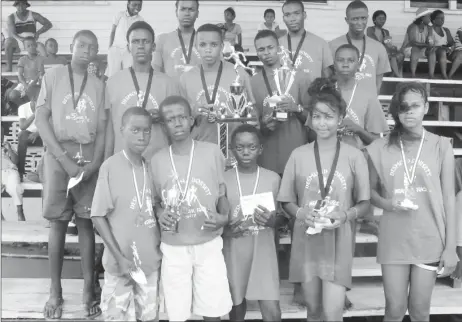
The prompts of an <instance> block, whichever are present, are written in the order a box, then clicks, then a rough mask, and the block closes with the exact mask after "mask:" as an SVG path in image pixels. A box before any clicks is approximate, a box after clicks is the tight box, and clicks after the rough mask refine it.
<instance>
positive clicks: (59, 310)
mask: <svg viewBox="0 0 462 322" xmlns="http://www.w3.org/2000/svg"><path fill="white" fill-rule="evenodd" d="M63 304H64V299H62V298H61V299H60V300H59V303H58V304H57V305H56V306H53V305H51V304H50V303H49V301H47V302H46V303H45V307H44V308H43V317H44V318H45V320H58V319H61V316H62V315H63ZM48 310H53V311H50V312H52V313H53V314H50V315H47V311H48Z"/></svg>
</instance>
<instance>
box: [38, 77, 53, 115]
mask: <svg viewBox="0 0 462 322" xmlns="http://www.w3.org/2000/svg"><path fill="white" fill-rule="evenodd" d="M54 75H55V71H54V70H51V71H49V72H48V73H45V76H44V77H43V79H42V86H41V88H40V93H39V95H38V98H37V108H47V109H49V110H50V112H51V111H52V109H51V100H52V85H53V78H54Z"/></svg>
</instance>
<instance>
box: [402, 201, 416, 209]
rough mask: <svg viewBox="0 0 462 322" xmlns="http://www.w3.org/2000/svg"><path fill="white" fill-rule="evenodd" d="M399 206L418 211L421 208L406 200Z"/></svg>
mask: <svg viewBox="0 0 462 322" xmlns="http://www.w3.org/2000/svg"><path fill="white" fill-rule="evenodd" d="M399 205H400V206H401V207H403V208H406V209H408V210H417V209H419V206H418V205H416V204H415V203H413V202H412V201H411V200H409V199H404V200H403V201H401V202H399Z"/></svg>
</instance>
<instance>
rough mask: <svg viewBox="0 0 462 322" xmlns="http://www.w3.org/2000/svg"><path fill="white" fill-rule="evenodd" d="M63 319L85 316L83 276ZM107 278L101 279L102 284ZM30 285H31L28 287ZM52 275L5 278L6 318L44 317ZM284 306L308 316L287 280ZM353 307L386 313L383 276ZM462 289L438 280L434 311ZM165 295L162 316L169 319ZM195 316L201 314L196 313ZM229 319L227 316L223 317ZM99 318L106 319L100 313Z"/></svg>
mask: <svg viewBox="0 0 462 322" xmlns="http://www.w3.org/2000/svg"><path fill="white" fill-rule="evenodd" d="M62 284H63V297H64V307H63V310H64V312H63V317H62V319H63V320H76V319H83V317H84V314H85V313H84V311H83V308H82V304H81V296H82V286H83V281H82V280H80V279H67V280H63V282H62ZM103 284H104V281H103V280H102V281H101V285H103ZM24 285H27V287H24ZM49 285H50V280H49V279H38V278H37V279H23V278H20V279H19V278H2V319H13V318H14V319H43V305H44V304H45V301H46V299H47V296H48V290H49ZM280 292H281V293H280V294H281V298H280V300H281V310H282V317H283V319H304V318H306V310H305V309H304V308H302V307H300V306H297V305H293V304H292V294H293V287H292V284H291V283H289V282H287V281H282V282H281V289H280ZM348 297H349V299H350V300H351V302H352V303H353V308H352V309H351V310H349V311H347V312H345V315H344V316H345V317H353V316H381V315H383V313H384V306H385V298H384V295H383V286H382V282H381V281H380V279H373V280H371V279H358V280H355V281H354V283H353V289H352V290H351V291H350V292H349V293H348ZM460 303H462V292H460V290H455V289H452V288H451V287H449V286H447V285H445V284H444V283H441V282H438V283H437V285H436V287H435V290H434V291H433V298H432V307H431V314H461V313H462V305H460ZM162 304H163V300H162V298H161V307H160V319H161V320H166V319H167V314H166V313H165V309H164V305H162ZM191 318H192V319H194V320H199V319H200V317H197V316H192V317H191ZM223 318H224V319H228V317H227V316H224V317H223ZM246 319H247V320H257V319H261V314H260V312H259V310H258V304H257V303H256V302H254V301H249V302H248V312H247V315H246ZM98 320H103V318H102V317H100V318H99V319H98Z"/></svg>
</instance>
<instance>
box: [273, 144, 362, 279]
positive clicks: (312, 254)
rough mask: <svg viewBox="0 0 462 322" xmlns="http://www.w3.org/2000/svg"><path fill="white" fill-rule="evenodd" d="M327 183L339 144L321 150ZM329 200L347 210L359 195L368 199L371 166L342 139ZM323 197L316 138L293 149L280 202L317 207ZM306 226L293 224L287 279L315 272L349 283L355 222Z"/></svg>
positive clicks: (280, 194)
mask: <svg viewBox="0 0 462 322" xmlns="http://www.w3.org/2000/svg"><path fill="white" fill-rule="evenodd" d="M319 154H320V159H321V166H322V172H323V178H324V183H326V181H327V177H328V175H329V172H330V170H331V165H332V160H333V158H334V154H335V148H332V149H330V150H329V151H326V150H323V148H322V147H321V148H320V151H319ZM328 196H330V198H331V200H332V201H334V202H335V203H336V205H337V207H338V208H337V210H338V211H346V210H348V209H350V208H351V207H353V206H354V205H356V204H357V203H358V202H360V201H364V200H369V199H370V189H369V172H368V171H367V163H366V159H365V157H364V154H363V153H362V152H361V151H360V150H358V149H356V148H355V147H352V146H350V145H347V144H344V143H341V144H340V154H339V162H338V164H337V169H336V171H335V173H334V177H333V180H332V185H331V187H330V189H329V194H328ZM320 199H321V193H320V186H319V181H318V172H317V170H316V163H315V156H314V143H311V144H306V145H303V146H301V147H299V148H297V149H295V150H294V151H293V152H292V154H291V155H290V158H289V160H288V161H287V165H286V168H285V170H284V175H283V177H282V182H281V187H280V189H279V196H278V201H279V202H292V203H295V204H297V205H298V206H299V207H310V208H314V206H315V204H316V201H317V200H320ZM306 229H307V227H306V226H305V225H304V223H303V221H301V220H299V219H297V220H296V221H295V225H294V233H293V240H292V255H291V258H290V270H289V280H290V281H291V282H307V281H309V280H311V279H312V278H313V277H314V276H318V277H319V278H321V279H323V280H327V281H330V282H333V283H335V284H340V285H343V286H345V287H347V288H350V287H351V268H352V261H353V235H352V229H351V222H350V221H347V222H346V223H345V224H343V225H341V226H340V227H338V228H336V229H334V230H328V229H323V230H322V232H321V233H319V234H315V235H307V234H306V233H305V231H306Z"/></svg>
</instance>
